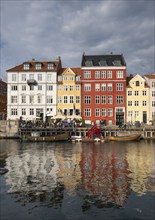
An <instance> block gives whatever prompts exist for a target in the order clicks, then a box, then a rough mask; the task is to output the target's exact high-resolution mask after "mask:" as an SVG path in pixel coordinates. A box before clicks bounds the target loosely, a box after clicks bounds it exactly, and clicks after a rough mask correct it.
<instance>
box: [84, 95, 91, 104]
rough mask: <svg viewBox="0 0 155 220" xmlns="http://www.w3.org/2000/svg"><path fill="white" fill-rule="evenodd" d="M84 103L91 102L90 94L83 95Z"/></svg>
mask: <svg viewBox="0 0 155 220" xmlns="http://www.w3.org/2000/svg"><path fill="white" fill-rule="evenodd" d="M84 103H85V104H90V103H91V96H85V97H84Z"/></svg>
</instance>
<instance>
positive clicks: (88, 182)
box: [80, 145, 129, 206]
mask: <svg viewBox="0 0 155 220" xmlns="http://www.w3.org/2000/svg"><path fill="white" fill-rule="evenodd" d="M80 166H81V172H82V183H83V185H84V188H85V190H86V191H87V192H89V193H91V194H93V195H96V196H98V197H99V199H100V200H102V201H104V202H105V203H113V204H116V205H120V206H122V205H123V203H124V201H125V200H126V198H127V196H128V187H129V186H128V177H127V174H128V163H127V161H126V158H125V155H124V152H123V151H122V154H121V152H117V151H115V150H114V149H111V150H109V149H108V148H103V146H101V147H100V148H99V146H98V147H96V146H95V145H94V148H88V147H87V146H86V147H85V148H84V151H83V153H82V159H81V163H80Z"/></svg>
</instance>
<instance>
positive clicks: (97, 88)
mask: <svg viewBox="0 0 155 220" xmlns="http://www.w3.org/2000/svg"><path fill="white" fill-rule="evenodd" d="M95 91H100V84H97V83H96V84H95Z"/></svg>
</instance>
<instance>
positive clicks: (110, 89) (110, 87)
mask: <svg viewBox="0 0 155 220" xmlns="http://www.w3.org/2000/svg"><path fill="white" fill-rule="evenodd" d="M108 91H112V83H108Z"/></svg>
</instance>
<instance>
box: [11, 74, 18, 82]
mask: <svg viewBox="0 0 155 220" xmlns="http://www.w3.org/2000/svg"><path fill="white" fill-rule="evenodd" d="M16 80H17V76H16V74H12V81H13V82H15V81H16Z"/></svg>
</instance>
